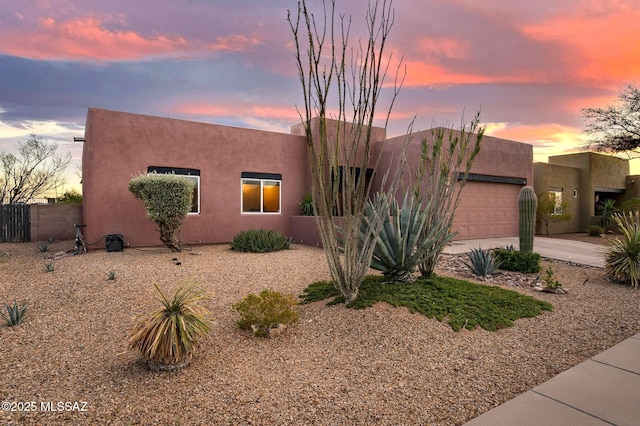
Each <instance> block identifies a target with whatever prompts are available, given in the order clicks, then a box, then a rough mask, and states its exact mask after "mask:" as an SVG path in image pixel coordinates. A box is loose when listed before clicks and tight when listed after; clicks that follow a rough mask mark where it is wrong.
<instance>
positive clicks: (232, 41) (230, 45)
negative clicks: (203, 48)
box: [208, 34, 263, 52]
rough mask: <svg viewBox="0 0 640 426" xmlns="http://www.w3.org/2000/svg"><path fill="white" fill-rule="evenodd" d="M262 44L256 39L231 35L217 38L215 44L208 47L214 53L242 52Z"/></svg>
mask: <svg viewBox="0 0 640 426" xmlns="http://www.w3.org/2000/svg"><path fill="white" fill-rule="evenodd" d="M262 43H263V42H262V41H261V40H260V39H258V38H257V37H247V36H244V35H241V34H231V35H228V36H225V37H217V38H216V41H215V43H210V44H209V45H208V46H209V48H210V49H211V50H215V51H232V52H242V51H244V50H247V49H248V48H250V47H254V46H259V45H261V44H262Z"/></svg>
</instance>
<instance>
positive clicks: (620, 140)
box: [582, 84, 640, 154]
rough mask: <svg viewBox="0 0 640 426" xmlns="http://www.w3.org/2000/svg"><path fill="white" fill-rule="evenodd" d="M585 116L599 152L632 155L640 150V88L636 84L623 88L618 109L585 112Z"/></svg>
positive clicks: (593, 146) (584, 110) (614, 107)
mask: <svg viewBox="0 0 640 426" xmlns="http://www.w3.org/2000/svg"><path fill="white" fill-rule="evenodd" d="M582 116H583V117H584V118H586V119H587V121H588V123H587V127H586V129H585V132H586V133H588V134H590V135H592V136H593V139H594V140H593V143H592V144H591V147H592V148H594V149H596V150H597V151H603V152H610V153H621V152H626V153H627V154H630V153H631V152H634V151H637V150H638V148H640V88H638V87H636V86H634V85H633V84H627V85H625V86H623V87H622V89H621V90H620V93H619V94H618V102H617V104H616V105H608V106H607V107H605V108H584V109H582Z"/></svg>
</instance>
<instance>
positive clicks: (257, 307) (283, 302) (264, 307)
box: [232, 289, 298, 337]
mask: <svg viewBox="0 0 640 426" xmlns="http://www.w3.org/2000/svg"><path fill="white" fill-rule="evenodd" d="M232 308H233V310H235V311H236V312H238V313H239V314H240V316H241V317H242V319H241V320H240V321H238V326H239V327H240V328H250V329H251V330H253V334H254V335H256V336H260V337H269V330H271V329H272V328H275V327H278V326H279V325H280V324H285V325H286V324H291V323H294V322H298V301H297V299H296V296H295V295H293V294H286V295H285V294H282V293H280V292H277V291H273V290H269V289H265V290H262V292H261V293H260V294H259V295H258V296H256V295H255V294H250V295H248V296H246V297H245V298H244V299H242V300H241V301H240V302H238V303H236V304H235V305H233V306H232Z"/></svg>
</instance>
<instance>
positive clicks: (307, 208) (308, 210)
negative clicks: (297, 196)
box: [298, 192, 313, 216]
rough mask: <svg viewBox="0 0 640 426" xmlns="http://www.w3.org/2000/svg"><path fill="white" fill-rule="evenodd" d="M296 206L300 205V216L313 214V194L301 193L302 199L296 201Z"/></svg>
mask: <svg viewBox="0 0 640 426" xmlns="http://www.w3.org/2000/svg"><path fill="white" fill-rule="evenodd" d="M298 207H300V214H301V215H302V216H313V195H311V192H305V193H304V194H302V201H300V202H299V203H298Z"/></svg>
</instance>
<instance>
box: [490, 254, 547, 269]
mask: <svg viewBox="0 0 640 426" xmlns="http://www.w3.org/2000/svg"><path fill="white" fill-rule="evenodd" d="M493 253H494V256H495V258H496V260H497V261H498V262H500V267H499V268H500V269H504V270H505V271H515V272H522V273H525V274H530V273H533V272H539V271H540V260H541V257H540V255H539V254H538V253H524V252H521V251H515V250H509V249H504V248H496V249H494V250H493Z"/></svg>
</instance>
